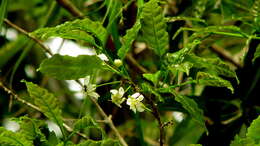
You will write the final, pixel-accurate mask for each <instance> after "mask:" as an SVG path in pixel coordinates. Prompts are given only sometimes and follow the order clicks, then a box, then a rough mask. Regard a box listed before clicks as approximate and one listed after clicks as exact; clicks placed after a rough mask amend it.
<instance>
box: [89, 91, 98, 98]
mask: <svg viewBox="0 0 260 146" xmlns="http://www.w3.org/2000/svg"><path fill="white" fill-rule="evenodd" d="M88 95H89V96H91V97H93V98H96V99H98V97H99V95H98V94H97V93H96V92H91V93H89V94H88Z"/></svg>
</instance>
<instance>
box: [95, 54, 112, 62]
mask: <svg viewBox="0 0 260 146" xmlns="http://www.w3.org/2000/svg"><path fill="white" fill-rule="evenodd" d="M97 56H98V57H99V58H100V59H101V60H103V61H109V60H108V58H107V56H106V55H105V54H99V55H97Z"/></svg>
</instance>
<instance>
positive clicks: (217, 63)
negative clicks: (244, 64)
mask: <svg viewBox="0 0 260 146" xmlns="http://www.w3.org/2000/svg"><path fill="white" fill-rule="evenodd" d="M185 61H188V62H190V63H193V67H194V68H197V69H200V70H203V71H205V70H206V72H207V73H210V74H213V75H221V76H226V77H233V78H236V79H237V81H238V78H237V75H236V72H235V71H234V70H232V69H231V68H230V67H229V65H227V64H226V63H225V62H223V61H221V60H220V59H218V58H202V57H198V56H195V55H192V54H191V55H189V56H187V57H186V58H185ZM238 82H239V81H238Z"/></svg>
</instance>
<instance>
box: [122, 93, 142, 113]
mask: <svg viewBox="0 0 260 146" xmlns="http://www.w3.org/2000/svg"><path fill="white" fill-rule="evenodd" d="M143 99H144V96H143V95H142V94H140V93H135V94H133V95H131V96H128V99H127V101H126V104H128V105H129V106H130V109H131V110H132V111H134V112H135V113H136V111H138V112H143V111H144V110H145V106H144V104H143V103H142V102H141V101H142V100H143Z"/></svg>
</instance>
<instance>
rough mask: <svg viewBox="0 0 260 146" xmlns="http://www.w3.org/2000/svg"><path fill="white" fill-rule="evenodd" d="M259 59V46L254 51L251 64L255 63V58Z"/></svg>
mask: <svg viewBox="0 0 260 146" xmlns="http://www.w3.org/2000/svg"><path fill="white" fill-rule="evenodd" d="M259 57H260V45H259V46H257V48H256V50H255V54H254V58H253V60H252V61H253V62H255V60H256V59H257V58H259Z"/></svg>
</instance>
